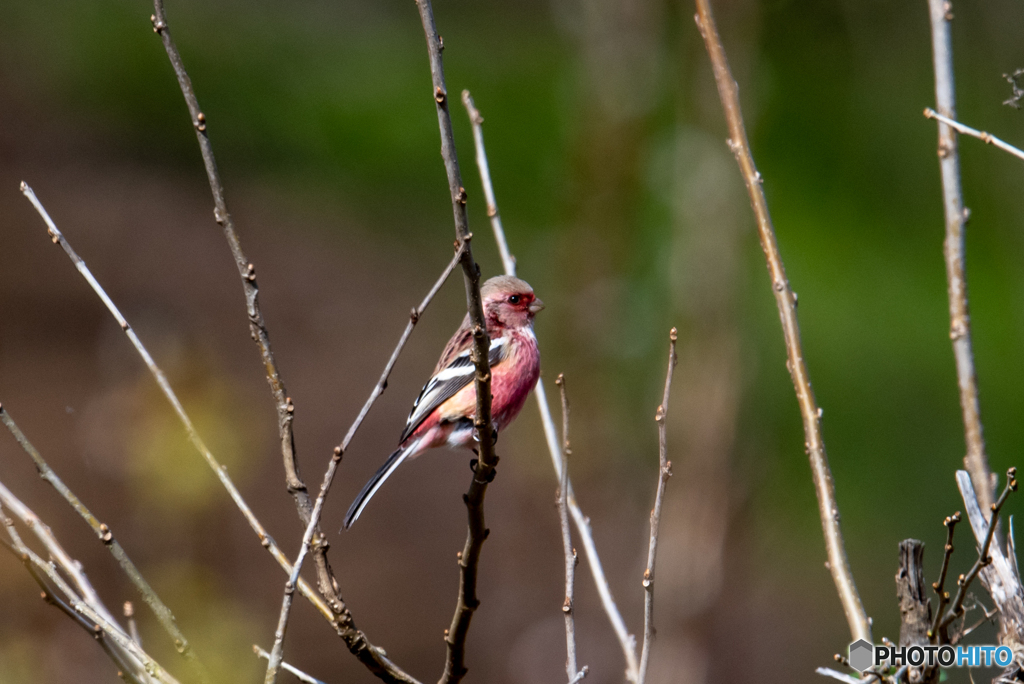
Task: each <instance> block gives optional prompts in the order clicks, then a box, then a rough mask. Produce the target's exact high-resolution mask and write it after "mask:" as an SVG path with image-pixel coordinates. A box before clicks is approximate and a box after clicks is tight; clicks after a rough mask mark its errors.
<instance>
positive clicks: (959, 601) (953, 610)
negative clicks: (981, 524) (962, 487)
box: [939, 468, 1017, 630]
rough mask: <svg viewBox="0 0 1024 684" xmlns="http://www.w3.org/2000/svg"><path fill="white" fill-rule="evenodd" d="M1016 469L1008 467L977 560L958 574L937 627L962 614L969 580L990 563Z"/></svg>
mask: <svg viewBox="0 0 1024 684" xmlns="http://www.w3.org/2000/svg"><path fill="white" fill-rule="evenodd" d="M1016 476H1017V469H1016V468H1010V470H1009V471H1007V473H1006V486H1005V487H1004V488H1003V493H1002V494H1001V495H1000V496H999V498H998V499H997V500H996V502H995V503H994V504H992V507H991V508H992V516H991V517H990V518H989V521H988V530H987V531H986V532H985V541H983V542H982V544H981V548H980V550H979V551H978V560H976V561H975V562H974V565H972V566H971V569H970V570H968V572H967V574H966V575H960V577H959V579H957V586H958V587H959V589H957V592H956V598H954V599H953V603H952V605H950V607H949V612H948V613H946V616H945V617H944V618H943V619H942V622H941V623H939V629H940V630H945V629H946V628H948V627H949V625H950V624H952V622H953V621H954V620H956V619H957V618H958V617H960V616H962V615H963V614H964V599H965V598H967V589H968V588H970V586H971V582H973V581H974V579H975V578H976V577H977V576H978V573H979V572H981V569H982V568H984V567H986V566H988V565H991V564H992V557H991V556H990V555H989V546H990V545H991V544H992V537H993V535H994V534H995V531H996V527H998V525H999V511H1000V510H1002V508H1003V504H1004V503H1006V499H1007V497H1009V496H1010V492H1015V491H1017V480H1016Z"/></svg>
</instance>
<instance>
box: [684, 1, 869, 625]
mask: <svg viewBox="0 0 1024 684" xmlns="http://www.w3.org/2000/svg"><path fill="white" fill-rule="evenodd" d="M696 2H697V15H696V17H695V19H696V21H697V27H698V28H699V29H700V32H701V36H703V38H704V44H705V45H706V47H707V51H708V55H709V56H710V58H711V65H712V68H713V70H714V74H715V83H716V84H717V86H718V94H719V97H720V98H721V100H722V107H723V109H724V110H725V118H726V121H727V122H728V124H729V147H730V148H731V149H732V152H733V155H735V157H736V162H737V164H739V167H740V172H741V173H742V175H743V180H744V182H745V184H746V186H747V192H748V193H749V195H750V204H751V206H752V207H753V210H754V216H755V218H756V219H757V231H758V235H759V237H760V240H761V248H762V249H763V250H764V253H765V258H766V259H767V262H768V273H769V275H770V276H771V281H772V292H773V293H774V295H775V303H776V305H777V306H778V309H779V318H780V320H781V322H782V334H783V337H784V338H785V342H786V354H787V357H788V360H787V362H786V366H787V368H788V369H789V373H790V375H791V376H792V378H793V388H794V390H795V391H796V398H797V402H798V403H799V404H800V413H801V416H802V417H803V425H804V436H805V439H806V446H807V455H808V458H809V459H810V464H811V476H812V478H813V480H814V489H815V493H816V494H817V498H818V513H819V516H820V518H821V527H822V530H823V532H824V536H825V549H826V552H827V554H828V567H829V571H830V572H831V573H832V580H833V581H834V582H835V585H836V590H837V591H838V593H839V600H840V602H841V603H842V605H843V611H844V612H845V614H846V621H847V623H848V624H849V626H850V634H851V635H852V636H853V640H854V641H856V640H857V639H865V640H867V641H870V640H871V624H870V622H869V621H868V617H867V613H865V612H864V606H863V604H862V603H861V600H860V595H859V594H858V593H857V586H856V584H855V583H854V581H853V573H852V572H851V571H850V564H849V561H848V560H847V558H846V549H845V548H844V544H843V535H842V531H841V530H840V528H839V506H838V504H837V503H836V495H835V486H834V485H833V483H832V472H831V470H830V469H829V465H828V457H827V455H826V453H825V443H824V441H823V440H822V437H821V424H820V420H821V412H820V411H819V409H818V404H817V402H816V401H815V398H814V392H813V391H812V390H811V381H810V377H809V376H808V372H807V365H806V364H805V363H804V356H803V350H802V348H801V344H800V326H799V323H798V322H797V316H796V297H795V296H794V295H793V291H792V290H791V289H790V287H789V281H788V280H787V279H786V270H785V267H784V265H783V263H782V257H781V255H780V254H779V247H778V244H777V243H776V240H775V229H774V228H773V227H772V220H771V216H770V215H769V214H768V203H767V200H766V199H765V196H764V190H763V188H762V187H761V183H762V178H761V174H760V173H759V172H758V170H757V167H756V166H755V165H754V157H753V155H752V154H751V152H750V143H749V142H748V141H747V132H746V128H745V126H744V124H743V113H742V111H741V110H740V100H739V87H738V86H737V85H736V81H735V80H733V77H732V72H730V70H729V62H728V60H727V58H726V55H725V48H724V47H722V42H721V39H720V38H719V37H718V29H717V28H716V27H715V20H714V17H713V16H712V13H711V6H710V4H709V0H696Z"/></svg>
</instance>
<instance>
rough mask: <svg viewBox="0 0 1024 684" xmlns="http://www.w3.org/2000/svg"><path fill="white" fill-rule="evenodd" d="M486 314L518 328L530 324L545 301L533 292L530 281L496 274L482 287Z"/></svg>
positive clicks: (500, 322) (481, 292)
mask: <svg viewBox="0 0 1024 684" xmlns="http://www.w3.org/2000/svg"><path fill="white" fill-rule="evenodd" d="M480 297H481V298H482V299H483V304H484V315H485V316H486V317H487V321H488V324H490V322H491V321H494V322H497V323H498V324H500V325H503V326H506V327H509V328H517V327H521V326H524V325H530V324H531V323H532V322H533V317H534V315H535V314H536V313H537V312H538V311H540V310H541V309H543V308H544V302H542V301H540V300H539V299H537V297H536V296H535V295H534V294H533V288H532V287H530V285H529V283H527V282H526V281H524V280H520V279H519V278H516V277H515V276H505V275H503V276H495V277H494V278H491V279H490V280H488V281H487V282H485V283H484V284H483V285H482V286H481V287H480Z"/></svg>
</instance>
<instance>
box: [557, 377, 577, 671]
mask: <svg viewBox="0 0 1024 684" xmlns="http://www.w3.org/2000/svg"><path fill="white" fill-rule="evenodd" d="M555 384H556V385H558V389H559V390H560V392H561V395H562V477H561V479H560V481H559V484H558V498H557V502H558V521H559V523H560V525H561V528H562V550H563V551H564V552H565V602H564V603H562V613H563V614H564V615H565V674H566V676H567V677H568V680H569V681H570V682H571V681H574V680H575V679H576V676H577V675H578V674H579V670H578V669H577V668H576V619H575V613H574V608H575V605H576V599H575V590H574V587H575V582H576V565H577V563H579V557H578V556H577V555H576V549H574V548H573V547H572V533H571V532H570V530H569V506H568V503H567V502H568V499H569V454H571V453H572V447H570V446H569V398H568V396H566V392H565V376H564V375H562V374H561V373H559V374H558V378H557V379H556V380H555Z"/></svg>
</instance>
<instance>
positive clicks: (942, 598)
mask: <svg viewBox="0 0 1024 684" xmlns="http://www.w3.org/2000/svg"><path fill="white" fill-rule="evenodd" d="M958 522H960V511H957V512H956V513H954V514H953V515H950V516H946V519H945V520H943V521H942V524H943V525H945V526H946V545H945V546H943V547H942V568H940V569H939V579H938V580H936V581H935V582H934V583H933V584H932V589H934V590H935V593H936V594H938V597H939V607H938V608H937V609H936V611H935V616H934V617H933V618H932V626H931V629H929V630H928V639H929V640H930V641H931V642H932V643H933V644H934V643H938V640H939V621H940V620H941V619H942V611H944V610H945V609H946V604H947V603H949V592H948V591H946V573H947V572H949V559H950V557H952V555H953V530H954V529H955V528H956V524H957V523H958Z"/></svg>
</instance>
